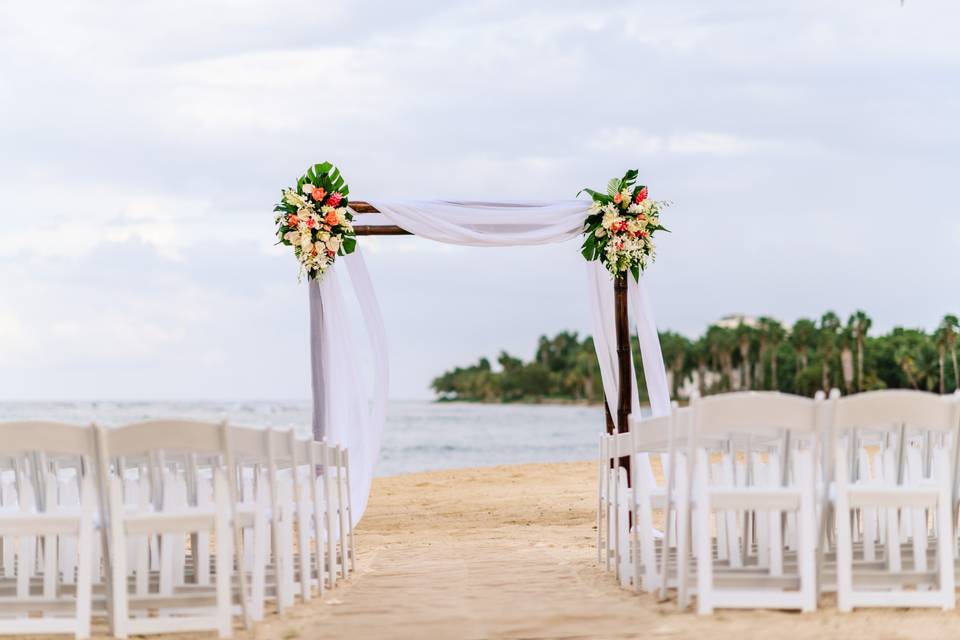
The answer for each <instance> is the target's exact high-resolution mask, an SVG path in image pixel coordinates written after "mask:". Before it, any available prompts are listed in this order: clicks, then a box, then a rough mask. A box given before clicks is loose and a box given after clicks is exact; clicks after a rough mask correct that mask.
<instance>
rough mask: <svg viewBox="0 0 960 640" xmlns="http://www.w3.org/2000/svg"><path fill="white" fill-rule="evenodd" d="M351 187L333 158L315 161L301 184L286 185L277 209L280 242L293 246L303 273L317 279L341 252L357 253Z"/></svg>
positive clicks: (301, 180) (344, 253)
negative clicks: (350, 197) (349, 202)
mask: <svg viewBox="0 0 960 640" xmlns="http://www.w3.org/2000/svg"><path fill="white" fill-rule="evenodd" d="M349 194H350V188H349V187H348V186H347V185H346V182H345V181H344V179H343V176H341V175H340V171H339V170H338V169H337V168H336V167H334V166H333V165H332V164H330V163H329V162H324V163H322V164H315V165H313V166H312V167H310V168H309V169H308V170H307V173H306V174H304V175H302V176H300V179H299V180H297V186H296V187H293V188H290V189H284V190H283V195H282V197H281V199H280V203H279V204H278V205H277V206H276V207H274V208H273V210H274V211H275V212H277V215H276V219H275V222H276V224H277V238H279V242H278V244H285V245H287V246H289V247H293V253H294V255H295V256H296V257H297V260H298V261H299V262H300V275H301V276H302V275H303V274H306V276H307V277H308V278H310V279H311V280H317V279H319V278H320V276H322V275H323V274H324V273H325V272H326V271H327V269H329V268H330V266H331V265H332V264H333V262H334V260H336V258H337V256H338V255H339V256H343V255H346V254H348V253H353V250H354V249H355V248H356V246H357V237H356V235H355V234H354V232H353V214H352V213H351V212H350V210H349V209H348V208H347V204H348V200H347V196H348V195H349Z"/></svg>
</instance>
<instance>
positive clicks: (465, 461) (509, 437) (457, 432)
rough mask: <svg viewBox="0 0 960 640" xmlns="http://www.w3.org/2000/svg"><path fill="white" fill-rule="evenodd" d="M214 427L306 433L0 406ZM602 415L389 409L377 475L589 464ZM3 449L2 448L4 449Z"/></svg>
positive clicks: (229, 415)
mask: <svg viewBox="0 0 960 640" xmlns="http://www.w3.org/2000/svg"><path fill="white" fill-rule="evenodd" d="M171 417H177V418H190V419H194V420H204V421H216V420H220V419H222V418H226V419H227V420H229V421H230V422H232V423H235V424H242V425H247V426H258V427H266V426H274V427H278V428H285V429H286V428H290V427H293V428H296V429H297V430H298V431H301V432H302V433H308V432H309V424H310V405H309V403H308V402H307V401H303V402H44V403H36V402H0V421H7V420H37V419H46V420H57V421H64V422H75V423H78V424H85V423H89V422H92V421H96V422H97V423H99V424H104V425H109V426H113V425H120V424H124V423H128V422H134V421H138V420H148V419H154V418H171ZM603 420H604V417H603V409H602V407H599V406H596V407H583V406H571V405H514V404H510V405H492V404H491V405H487V404H471V403H458V402H451V403H434V402H426V401H392V402H391V403H390V405H389V407H388V410H387V424H386V428H385V429H384V433H383V443H382V447H381V450H380V461H379V463H378V466H377V470H376V474H377V475H379V476H390V475H396V474H400V473H414V472H417V471H431V470H436V469H453V468H459V467H483V466H493V465H500V464H520V463H524V462H563V461H571V460H587V459H590V458H593V457H594V456H595V455H596V446H597V444H596V443H597V434H598V433H600V430H601V429H602V428H603V424H604V422H603ZM2 446H3V443H0V448H2Z"/></svg>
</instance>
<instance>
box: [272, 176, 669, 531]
mask: <svg viewBox="0 0 960 640" xmlns="http://www.w3.org/2000/svg"><path fill="white" fill-rule="evenodd" d="M636 176H637V172H636V171H633V170H632V171H628V172H627V173H626V174H625V175H624V177H623V178H619V179H618V178H615V179H613V180H611V181H610V183H609V184H608V188H607V191H606V193H601V192H597V191H593V190H590V189H584V190H583V191H585V192H587V193H588V194H589V195H590V196H591V201H589V202H588V201H585V200H579V199H570V200H556V201H528V202H480V201H452V200H407V201H391V200H370V201H350V200H349V187H348V186H347V185H346V183H345V180H344V179H343V177H342V176H341V175H340V172H339V171H338V170H337V169H336V167H333V166H332V165H331V164H330V163H322V164H318V165H314V166H313V167H311V168H310V169H309V170H308V171H307V173H306V174H305V175H304V176H302V177H301V178H300V179H299V180H298V182H297V186H296V187H295V188H291V189H285V190H284V191H283V195H282V198H281V201H280V204H278V205H277V207H276V208H275V211H276V212H277V217H276V222H277V224H278V232H277V235H278V237H279V238H280V241H281V243H283V244H286V245H290V246H292V247H293V248H294V252H295V254H296V256H297V258H298V260H299V261H300V263H301V269H302V271H303V272H304V273H306V275H307V277H308V289H309V300H310V307H309V308H310V368H311V379H312V391H313V433H314V437H315V438H317V439H323V438H326V439H327V440H328V441H329V442H331V443H336V444H341V445H343V446H345V447H347V448H348V450H349V451H350V452H351V453H350V462H351V475H352V476H353V477H352V482H351V492H352V494H353V495H352V499H353V505H354V518H355V519H359V518H360V516H361V515H362V514H363V511H364V510H365V508H366V504H367V498H368V496H369V491H370V485H371V482H372V480H373V469H374V465H375V463H376V460H377V457H378V455H379V450H380V436H381V433H382V431H383V427H384V422H385V418H386V402H387V392H388V375H387V374H388V361H387V340H386V331H385V327H384V323H383V318H382V316H381V314H380V310H379V306H378V304H377V300H376V295H375V292H374V288H373V284H372V281H371V279H370V275H369V272H368V270H367V267H366V264H365V262H364V260H363V257H362V253H361V252H360V251H359V245H358V243H357V238H358V237H363V236H404V235H416V236H420V237H423V238H427V239H430V240H435V241H438V242H446V243H451V244H460V245H468V246H478V247H492V246H521V245H538V244H548V243H554V242H563V241H566V240H570V239H572V238H575V237H577V236H581V235H584V236H585V241H584V246H583V249H582V251H583V254H584V257H585V258H587V262H586V263H585V264H586V267H587V291H588V296H587V301H586V302H587V304H589V305H590V308H591V319H592V328H593V338H594V346H595V348H596V352H597V359H598V361H599V363H600V373H601V378H602V381H603V390H604V406H605V412H606V430H607V431H608V432H610V433H612V432H613V431H615V430H616V431H618V432H621V433H622V432H625V431H627V430H628V428H629V424H628V421H629V416H630V414H631V413H632V412H637V411H639V394H638V392H637V389H636V385H635V384H634V380H636V377H635V369H634V363H633V359H632V352H631V348H630V333H631V331H630V317H631V316H632V319H633V322H634V324H635V328H636V332H637V336H638V339H639V342H640V352H641V360H642V366H643V370H644V374H645V375H644V377H645V380H646V385H647V391H648V396H649V398H650V408H651V411H652V413H653V414H654V415H664V414H666V413H667V412H668V411H669V406H670V397H669V390H668V385H667V376H666V371H665V368H664V363H663V356H662V354H661V351H660V342H659V338H658V336H657V329H656V323H655V321H654V314H653V305H652V303H651V301H650V296H649V294H648V292H647V290H646V286H645V282H644V279H643V274H642V272H643V270H644V268H645V267H646V266H647V264H648V262H650V261H652V259H653V244H652V242H651V239H650V238H649V236H650V235H652V233H653V232H654V231H656V230H660V229H663V227H661V226H659V220H658V214H659V210H658V209H657V208H656V207H657V206H659V205H660V204H661V203H656V202H654V201H649V202H648V201H647V188H646V187H645V186H642V185H635V184H634V182H635V180H636ZM644 202H646V204H644ZM651 202H653V204H652V205H651ZM335 260H336V261H337V262H343V264H344V266H345V268H346V272H345V273H342V270H341V269H332V266H333V264H334V261H335ZM631 274H632V275H633V278H631V277H630V275H631ZM346 276H349V279H347V277H346ZM350 293H352V297H353V298H354V300H355V305H356V307H357V308H358V309H359V313H360V315H361V316H362V318H363V325H364V329H365V335H364V336H361V335H358V334H357V332H355V331H354V324H355V323H354V322H353V321H352V315H351V314H350V313H348V311H349V308H348V306H347V304H348V303H347V299H348V294H350ZM362 351H368V352H369V353H370V354H371V355H372V358H373V362H372V369H373V382H372V384H366V383H365V382H364V380H363V377H364V376H363V371H362V367H361V365H360V363H359V359H358V357H357V354H358V353H360V352H362Z"/></svg>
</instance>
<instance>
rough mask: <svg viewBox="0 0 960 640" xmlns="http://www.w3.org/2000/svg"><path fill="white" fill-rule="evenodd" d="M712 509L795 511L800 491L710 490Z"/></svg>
mask: <svg viewBox="0 0 960 640" xmlns="http://www.w3.org/2000/svg"><path fill="white" fill-rule="evenodd" d="M708 495H709V496H710V506H711V507H712V508H714V509H742V508H750V509H758V510H760V511H763V510H795V509H799V508H800V491H799V490H797V489H788V488H784V487H744V488H736V487H730V488H724V487H716V488H710V490H709V492H708Z"/></svg>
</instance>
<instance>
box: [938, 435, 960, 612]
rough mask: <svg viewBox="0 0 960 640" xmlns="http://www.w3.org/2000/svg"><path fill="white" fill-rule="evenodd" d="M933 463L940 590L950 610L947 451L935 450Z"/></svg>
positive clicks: (950, 500) (953, 578) (950, 519)
mask: <svg viewBox="0 0 960 640" xmlns="http://www.w3.org/2000/svg"><path fill="white" fill-rule="evenodd" d="M934 465H935V467H934V468H935V470H936V476H937V483H938V485H939V487H940V496H939V500H938V501H937V536H938V541H937V556H938V558H937V559H938V561H939V564H940V567H939V569H940V592H941V593H943V610H944V611H950V610H952V609H953V608H954V607H956V604H957V594H956V590H955V589H956V575H955V574H954V566H953V559H954V554H953V540H954V531H953V529H954V519H953V497H952V492H951V490H950V489H951V480H952V477H953V474H952V473H951V472H950V462H949V460H948V459H947V452H946V451H945V450H943V449H940V450H938V451H937V452H936V458H935V459H934Z"/></svg>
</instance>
